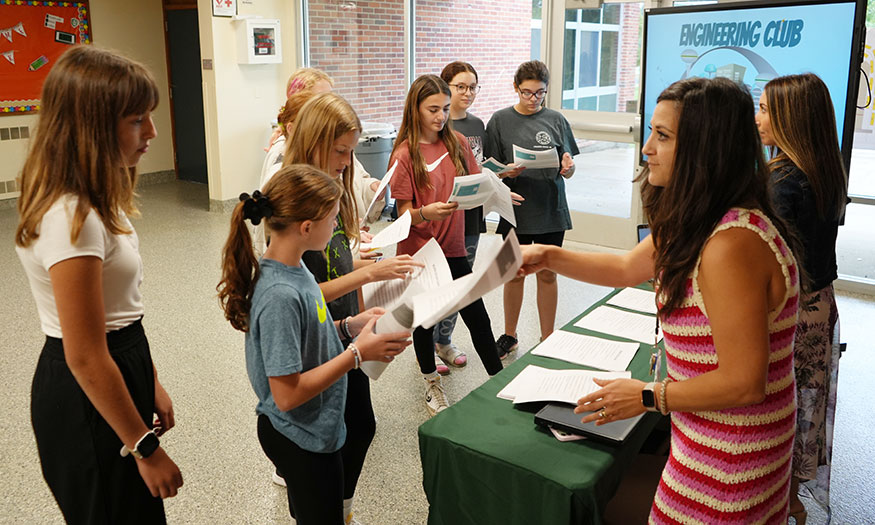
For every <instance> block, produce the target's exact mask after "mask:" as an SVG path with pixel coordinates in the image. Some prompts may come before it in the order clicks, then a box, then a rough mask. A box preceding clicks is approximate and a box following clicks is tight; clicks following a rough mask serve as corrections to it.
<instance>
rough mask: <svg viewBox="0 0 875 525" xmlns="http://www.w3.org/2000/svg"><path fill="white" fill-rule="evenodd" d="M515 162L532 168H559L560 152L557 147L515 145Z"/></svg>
mask: <svg viewBox="0 0 875 525" xmlns="http://www.w3.org/2000/svg"><path fill="white" fill-rule="evenodd" d="M513 162H514V164H516V165H517V166H525V167H526V168H530V169H544V168H558V167H559V154H558V153H557V152H556V148H550V149H544V150H533V149H526V148H521V147H520V146H517V145H516V144H514V145H513Z"/></svg>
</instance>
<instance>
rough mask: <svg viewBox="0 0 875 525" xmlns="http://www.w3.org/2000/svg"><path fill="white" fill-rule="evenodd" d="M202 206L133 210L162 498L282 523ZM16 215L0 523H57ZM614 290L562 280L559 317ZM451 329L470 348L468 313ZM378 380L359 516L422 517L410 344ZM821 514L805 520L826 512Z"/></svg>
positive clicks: (5, 218) (0, 255) (192, 193)
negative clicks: (35, 404)
mask: <svg viewBox="0 0 875 525" xmlns="http://www.w3.org/2000/svg"><path fill="white" fill-rule="evenodd" d="M207 207H208V196H207V192H206V188H205V187H204V186H199V185H193V184H188V183H184V182H173V183H165V184H158V185H154V186H147V187H144V188H143V189H142V191H141V209H142V212H143V217H142V218H141V219H137V220H136V221H135V223H134V224H135V227H136V228H137V231H138V233H139V235H140V242H141V251H142V256H143V260H144V264H145V269H146V275H145V281H144V283H143V286H142V291H143V295H144V298H145V301H146V312H147V313H146V317H145V319H144V324H145V326H146V330H147V333H148V334H149V338H150V342H151V345H152V349H153V356H154V360H155V362H156V365H157V368H158V372H159V374H160V377H161V380H162V382H163V384H164V385H165V386H166V388H167V390H168V391H169V392H170V395H171V396H172V398H173V400H174V403H175V409H176V416H177V427H176V428H174V429H173V430H172V431H171V432H169V433H168V434H167V435H166V437H165V438H164V440H163V444H164V446H165V447H166V450H167V451H168V453H169V454H170V455H171V457H173V458H174V459H175V460H176V461H177V463H178V464H179V466H180V468H181V469H182V472H183V475H184V477H185V486H184V487H183V489H182V491H181V492H180V495H179V496H177V497H176V498H173V499H171V500H168V501H167V503H166V509H167V516H168V519H169V521H170V522H171V523H193V524H201V523H223V524H224V523H287V522H288V521H289V519H288V514H287V504H286V497H285V493H284V491H283V489H281V488H279V487H276V486H274V485H273V484H272V483H271V482H270V473H271V466H270V465H269V462H268V460H267V459H266V458H265V456H264V454H263V453H262V451H261V449H260V447H259V445H258V441H257V438H256V436H255V416H254V411H253V408H254V406H255V396H254V395H253V393H252V391H251V389H250V387H249V383H248V380H247V378H246V372H245V368H244V361H243V336H242V334H240V333H239V332H235V331H234V330H233V329H232V328H231V327H230V325H229V324H228V323H227V322H225V321H224V319H223V317H222V313H221V310H220V309H219V306H218V301H217V300H216V292H215V286H216V283H217V281H218V277H219V265H220V261H219V254H220V250H221V247H222V244H223V242H224V240H225V235H226V232H227V227H228V216H227V215H223V214H217V213H209V212H207V211H205V210H206V209H207ZM15 224H16V217H15V212H14V210H0V238H2V239H4V242H3V243H2V248H0V269H2V275H3V278H2V279H0V297H2V298H3V299H2V317H0V318H2V320H3V321H2V322H0V341H2V342H3V343H2V350H0V472H2V475H0V523H59V522H61V521H62V520H61V516H60V512H59V511H58V509H57V507H56V506H55V504H54V501H53V499H52V497H51V494H50V493H49V491H48V489H47V488H46V486H45V484H44V482H43V480H42V477H41V474H40V470H39V462H38V460H37V455H36V449H35V445H34V441H33V434H32V431H31V428H30V418H29V408H28V407H29V391H30V381H31V378H32V374H33V370H34V366H35V363H36V359H37V356H38V353H39V349H40V347H41V344H42V339H43V337H42V336H41V335H40V330H39V322H38V319H37V314H36V309H35V306H34V302H33V299H32V297H31V295H30V290H29V287H28V285H27V281H26V278H25V276H24V273H23V271H22V269H21V266H20V264H19V262H18V259H17V257H16V256H15V253H14V249H13V242H12V236H13V232H14V229H15ZM485 237H489V235H487V236H485ZM485 237H484V238H485ZM607 291H608V290H607V289H606V288H602V287H597V286H591V285H585V284H581V283H576V282H572V281H569V280H567V279H562V280H560V305H559V312H558V315H557V325H558V324H563V323H565V322H567V321H568V320H569V319H571V318H572V317H573V316H574V315H576V314H577V313H579V312H580V311H581V310H582V309H584V308H585V307H586V306H588V305H589V304H590V303H592V302H593V301H595V300H596V299H598V298H599V297H601V296H602V295H603V294H604V293H606V292H607ZM485 299H486V306H487V309H488V310H489V312H490V313H491V315H492V325H493V330H494V331H495V333H496V334H498V333H500V331H501V329H502V325H503V317H502V314H501V292H500V291H496V292H493V293H491V294H489V295H488V296H487V297H486V298H485ZM525 301H526V303H525V308H527V309H532V310H533V309H534V308H535V306H534V305H535V299H534V286H532V285H531V283H530V286H529V287H528V288H527V290H526V299H525ZM838 301H839V309H840V311H841V316H842V335H843V340H844V341H846V342H848V351H847V354H846V355H845V357H844V358H843V359H842V364H841V373H840V375H839V377H840V385H839V402H838V415H837V420H836V443H835V453H834V460H835V461H834V462H835V468H834V471H833V493H832V502H833V523H841V524H846V523H848V524H851V523H853V524H856V523H873V522H875V454H873V451H875V448H873V446H872V445H871V443H873V440H875V426H873V425H872V424H871V417H870V414H871V408H870V407H871V400H872V394H871V377H872V370H873V369H875V343H873V337H872V334H871V333H870V332H869V330H870V329H871V326H872V322H873V320H875V298H873V297H872V296H861V295H848V294H844V293H840V294H839V298H838ZM536 319H537V318H536V316H534V315H532V316H523V319H522V322H521V325H520V335H521V347H522V348H530V347H531V346H533V345H534V344H535V343H536V342H537V339H538V327H537V320H536ZM455 340H456V342H457V344H458V345H459V346H460V347H462V348H464V349H470V344H471V343H470V338H469V337H468V333H467V330H466V329H464V328H463V327H461V326H460V329H459V330H457V333H456V337H455ZM469 354H470V355H471V356H472V359H471V362H470V364H469V365H468V366H467V367H466V368H465V369H461V370H455V369H454V370H453V372H452V374H451V375H450V376H448V377H447V378H446V379H445V385H446V386H447V390H448V394H449V396H450V399H451V401H455V400H458V399H460V398H461V397H463V396H464V395H465V394H466V393H468V392H469V391H470V390H471V389H473V388H475V387H476V386H478V385H479V384H481V383H482V382H483V381H484V380H485V379H486V377H487V376H486V373H485V371H484V370H483V367H482V366H481V365H480V363H479V361H478V360H477V358H476V354H475V353H474V352H473V351H471V352H469ZM372 393H373V402H374V408H375V412H376V414H377V418H378V423H377V435H376V438H375V440H374V443H373V445H372V447H371V450H370V453H369V455H368V459H367V463H366V464H365V469H364V473H363V475H362V478H361V482H360V484H359V489H358V495H357V500H356V508H357V517H358V518H359V519H360V520H361V521H362V522H363V523H366V524H370V525H375V524H400V525H407V524H422V523H425V522H426V519H427V512H428V511H427V501H426V499H425V495H424V494H423V491H422V485H421V469H420V462H419V452H418V446H417V436H416V429H417V427H418V426H419V425H420V424H421V423H422V422H423V421H425V420H426V418H427V412H426V409H425V406H424V402H423V399H422V398H423V382H422V379H421V377H420V375H419V373H418V371H417V368H416V365H415V360H414V354H413V352H412V351H408V352H405V353H404V354H403V355H402V356H400V357H399V358H398V359H397V360H396V362H395V363H394V364H393V365H392V366H391V367H389V369H388V370H387V372H386V373H385V374H384V375H383V377H382V378H381V379H380V380H379V381H377V382H374V383H373V384H372ZM815 518H816V517H815V516H814V515H812V518H810V519H809V523H814V524H816V523H823V521H817V519H815ZM484 525H488V524H484Z"/></svg>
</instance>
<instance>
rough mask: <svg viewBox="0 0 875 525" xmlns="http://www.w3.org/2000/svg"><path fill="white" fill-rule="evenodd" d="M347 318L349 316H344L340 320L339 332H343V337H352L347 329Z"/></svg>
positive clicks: (348, 318)
mask: <svg viewBox="0 0 875 525" xmlns="http://www.w3.org/2000/svg"><path fill="white" fill-rule="evenodd" d="M349 320H350V316H346V318H345V319H344V320H343V321H341V322H340V333H341V334H343V337H345V338H347V339H352V334H351V333H350V331H349Z"/></svg>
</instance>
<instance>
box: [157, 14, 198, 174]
mask: <svg viewBox="0 0 875 525" xmlns="http://www.w3.org/2000/svg"><path fill="white" fill-rule="evenodd" d="M164 20H165V26H164V27H165V30H166V43H167V72H168V76H169V82H170V111H171V121H172V123H173V150H174V152H175V164H176V174H177V177H178V178H179V180H185V181H189V182H197V183H201V184H206V183H207V146H206V136H205V132H204V99H203V91H202V80H201V52H200V33H199V31H198V12H197V3H196V2H194V1H183V2H180V1H178V0H177V1H172V0H164Z"/></svg>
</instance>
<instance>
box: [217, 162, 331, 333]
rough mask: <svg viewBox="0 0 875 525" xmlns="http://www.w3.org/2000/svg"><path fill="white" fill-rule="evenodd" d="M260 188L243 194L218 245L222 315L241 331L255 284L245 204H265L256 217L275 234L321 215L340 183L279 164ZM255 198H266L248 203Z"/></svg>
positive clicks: (311, 169)
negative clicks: (223, 238) (224, 239)
mask: <svg viewBox="0 0 875 525" xmlns="http://www.w3.org/2000/svg"><path fill="white" fill-rule="evenodd" d="M262 191H263V193H264V194H263V195H260V196H257V195H255V193H257V192H255V193H254V194H253V196H252V197H253V198H254V199H250V198H248V197H249V196H248V195H247V196H246V197H247V198H246V199H241V202H239V203H237V206H236V207H235V208H234V213H233V215H232V216H231V231H230V233H229V234H228V239H227V240H226V241H225V247H224V248H223V249H222V280H221V281H219V284H218V285H217V286H216V290H217V291H218V292H219V304H220V305H221V306H222V310H223V311H224V312H225V319H227V320H228V321H230V322H231V326H233V327H234V328H236V329H237V330H240V331H241V332H247V331H249V310H250V308H251V307H252V294H253V292H254V291H255V283H256V282H258V258H256V256H255V251H254V250H253V248H252V238H251V237H250V234H249V227H248V226H247V224H246V219H247V218H248V217H250V215H251V214H247V213H246V208H247V205H250V207H251V205H252V204H257V205H258V206H259V207H263V208H265V209H266V210H267V211H268V213H266V214H265V213H259V214H258V215H257V216H258V217H259V218H260V217H261V216H263V217H264V226H265V229H266V230H268V231H271V232H279V231H283V230H285V229H286V228H288V227H289V226H291V225H292V224H295V223H300V222H304V221H307V220H320V219H322V218H324V217H326V216H327V215H328V213H330V212H331V210H332V208H333V207H334V204H335V203H336V202H337V201H339V200H340V197H341V196H342V195H343V187H342V186H341V185H340V182H339V181H337V180H336V179H335V178H334V177H332V176H330V175H328V174H327V173H325V172H324V171H321V170H319V169H317V168H315V167H313V166H310V165H307V164H292V165H288V166H283V167H282V168H281V169H280V170H279V171H278V172H276V175H274V176H273V177H272V178H271V179H270V180H269V181H267V184H265V185H264V188H263V190H262ZM241 197H243V196H241ZM260 199H264V200H265V201H266V202H253V200H254V201H258V200H260ZM257 222H258V221H253V223H257Z"/></svg>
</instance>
